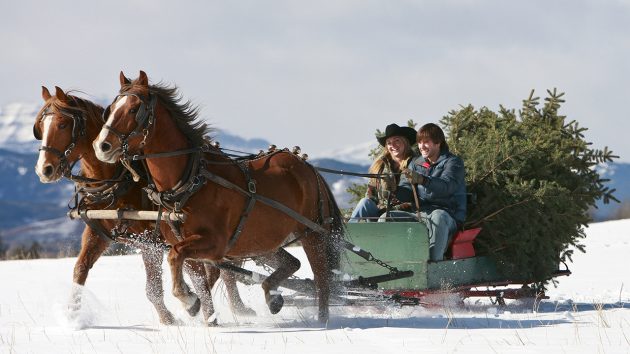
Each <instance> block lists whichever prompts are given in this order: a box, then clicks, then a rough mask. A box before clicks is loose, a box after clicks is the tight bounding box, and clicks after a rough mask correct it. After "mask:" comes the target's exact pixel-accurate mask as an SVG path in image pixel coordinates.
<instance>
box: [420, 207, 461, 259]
mask: <svg viewBox="0 0 630 354" xmlns="http://www.w3.org/2000/svg"><path fill="white" fill-rule="evenodd" d="M420 218H421V219H422V221H423V222H424V223H425V224H426V225H427V229H429V259H430V260H432V261H441V260H443V259H444V253H446V248H447V247H448V241H449V239H450V238H451V236H452V235H453V234H455V231H457V222H456V221H455V219H453V217H452V216H451V215H450V214H449V213H447V212H446V211H444V210H442V209H435V210H433V211H432V212H431V213H429V214H427V213H425V212H420Z"/></svg>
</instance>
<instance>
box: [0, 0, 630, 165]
mask: <svg viewBox="0 0 630 354" xmlns="http://www.w3.org/2000/svg"><path fill="white" fill-rule="evenodd" d="M0 48H2V50H1V55H0V105H4V104H7V103H10V102H15V101H29V102H32V101H34V102H37V101H38V100H40V99H41V98H40V86H41V85H46V86H48V87H53V86H54V85H58V86H60V87H62V88H64V89H79V90H82V91H84V92H85V93H87V94H90V95H92V96H93V97H95V98H99V99H110V98H111V97H113V96H114V94H115V92H117V90H118V73H119V72H120V71H121V70H123V71H124V72H125V73H126V74H127V75H128V76H131V77H135V76H137V73H138V70H140V69H142V70H144V71H146V72H147V74H148V75H149V78H150V79H151V80H153V81H155V82H158V81H163V82H166V83H172V84H177V85H178V86H179V88H180V91H181V93H182V95H183V96H184V97H185V98H187V99H190V100H192V101H193V102H194V103H196V104H198V105H200V106H201V107H202V110H201V112H202V116H203V117H204V118H205V119H207V120H208V121H209V122H210V123H211V124H213V125H214V126H215V127H217V128H221V129H224V130H227V131H229V132H231V133H234V134H237V135H240V136H242V137H246V138H254V137H259V138H264V139H267V140H269V141H271V142H273V143H275V144H276V145H278V146H293V145H300V146H302V150H303V151H305V152H307V153H309V154H312V155H316V154H320V153H322V152H324V151H327V150H332V149H336V148H341V147H345V146H350V145H353V144H359V143H363V142H365V141H369V140H371V139H373V133H374V131H375V129H377V128H380V129H383V128H384V127H385V126H386V125H387V124H389V123H392V122H397V123H399V124H402V123H404V122H406V120H407V119H414V120H415V121H416V122H418V123H420V124H423V123H426V122H431V121H433V122H435V121H438V120H439V119H440V118H441V117H442V116H443V115H445V114H446V113H447V112H448V111H450V110H452V109H456V108H458V107H459V105H460V104H461V105H467V104H469V103H470V104H473V105H474V106H476V107H481V106H487V107H489V108H491V109H494V110H496V109H498V106H499V104H503V105H504V106H506V107H508V108H519V107H520V105H521V100H522V99H524V98H526V97H527V96H528V94H529V92H530V90H531V89H535V90H536V91H537V93H538V94H539V95H541V96H545V90H546V89H553V88H557V89H558V90H560V91H564V92H566V95H565V98H566V100H567V102H566V104H565V106H564V108H563V110H562V113H564V114H566V115H567V116H568V118H569V119H575V120H578V121H579V122H580V124H581V125H582V126H586V127H588V128H589V131H588V133H587V138H588V139H589V140H590V141H593V142H594V145H595V146H596V147H601V148H603V147H604V146H608V147H609V148H611V149H612V150H613V151H615V152H616V153H617V154H619V155H621V160H622V161H627V162H630V143H628V142H627V140H628V139H627V138H626V135H627V132H630V117H629V113H628V109H627V108H626V103H625V102H626V101H627V100H628V98H630V85H629V83H628V82H629V81H630V80H629V79H630V0H616V1H579V0H578V1H538V0H534V1H527V2H525V1H523V2H518V3H517V2H514V1H498V0H497V1H494V0H492V1H491V0H488V1H369V0H356V1H343V0H336V1H328V0H321V1H316V2H315V1H312V2H305V1H254V0H252V1H223V2H217V1H202V0H199V1H178V2H172V1H162V0H158V1H149V0H135V1H119V0H112V1H91V2H87V1H84V2H80V1H68V0H56V1H54V2H40V1H35V0H21V1H19V2H17V1H16V2H3V3H2V4H1V5H0Z"/></svg>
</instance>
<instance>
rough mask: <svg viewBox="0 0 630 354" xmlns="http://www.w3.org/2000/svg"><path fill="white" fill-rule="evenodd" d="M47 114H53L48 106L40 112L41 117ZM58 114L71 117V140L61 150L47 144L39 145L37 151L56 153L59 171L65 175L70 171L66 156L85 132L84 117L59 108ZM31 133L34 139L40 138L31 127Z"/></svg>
mask: <svg viewBox="0 0 630 354" xmlns="http://www.w3.org/2000/svg"><path fill="white" fill-rule="evenodd" d="M49 114H54V113H53V112H51V111H50V106H48V107H46V109H45V110H44V111H43V112H42V118H41V119H43V118H44V117H45V116H47V115H49ZM59 114H61V115H62V116H64V117H66V118H70V119H72V140H71V141H70V144H68V146H66V147H65V149H64V150H63V151H61V150H58V149H55V148H54V147H52V146H48V145H42V146H40V147H39V150H38V151H46V152H51V153H53V154H55V155H57V157H58V158H59V160H60V168H61V171H63V174H64V176H65V175H66V174H68V173H70V165H69V164H68V156H70V154H71V153H72V150H73V149H74V147H75V146H76V145H77V140H78V139H79V137H82V136H85V134H86V133H85V119H84V118H83V115H81V113H73V112H69V111H65V110H61V109H60V110H59ZM33 135H35V139H38V140H42V136H41V134H39V133H38V132H37V130H36V129H35V128H33Z"/></svg>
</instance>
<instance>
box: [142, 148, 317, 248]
mask: <svg viewBox="0 0 630 354" xmlns="http://www.w3.org/2000/svg"><path fill="white" fill-rule="evenodd" d="M279 152H285V151H284V150H277V151H274V152H272V153H271V154H274V153H279ZM204 153H211V154H217V155H220V156H226V155H225V154H224V153H222V152H217V151H213V150H211V149H210V147H209V146H207V145H205V146H203V147H201V148H196V149H187V150H181V151H173V152H167V153H156V154H150V155H134V156H133V157H132V159H133V160H140V159H142V160H145V159H148V158H158V157H165V156H174V155H182V154H193V156H191V158H190V159H189V160H188V166H187V168H186V172H185V175H184V176H183V177H182V178H181V179H180V182H179V183H177V185H176V186H175V187H174V188H173V189H171V190H168V191H163V192H159V191H157V188H156V186H155V185H154V184H152V183H151V182H150V183H149V185H148V186H147V187H145V188H144V190H145V192H146V193H147V196H148V197H149V199H150V200H151V201H152V202H153V203H154V204H156V205H158V206H160V207H161V208H160V211H161V210H162V208H164V209H166V210H167V211H168V212H169V213H181V212H182V208H183V207H184V205H185V204H186V202H187V201H188V200H189V199H190V197H191V196H192V195H193V194H195V193H196V192H197V191H198V190H199V189H201V188H202V187H203V186H204V185H205V184H206V183H207V182H208V181H211V182H214V183H216V184H218V185H220V186H222V187H224V188H227V189H231V190H234V191H236V192H238V193H239V194H241V195H243V196H244V197H246V198H247V203H246V206H245V208H244V210H243V212H242V213H241V217H240V219H239V222H238V225H237V226H236V228H235V230H234V233H233V234H232V236H231V237H230V240H229V241H228V244H227V246H226V250H225V252H226V253H227V252H228V251H229V250H230V249H232V247H234V245H235V244H236V242H237V241H238V238H239V236H240V235H241V233H242V231H243V228H244V227H245V223H246V221H247V218H248V217H249V215H250V212H251V211H252V209H253V208H254V205H255V203H256V202H257V201H259V202H262V203H263V204H266V205H268V206H271V207H273V208H275V209H277V210H280V211H282V212H283V213H285V214H287V215H288V216H290V217H292V218H293V219H295V220H296V221H298V222H299V223H301V224H303V225H305V226H307V227H308V228H310V229H311V230H313V231H315V232H317V233H319V234H321V235H327V234H328V233H329V231H328V230H326V229H325V228H324V227H322V225H321V223H323V222H328V220H326V221H324V220H322V215H323V204H322V197H321V190H320V188H319V185H320V182H321V180H320V178H321V177H320V176H319V174H317V176H318V183H317V188H318V195H319V198H318V200H319V203H318V207H319V216H318V221H319V222H320V223H316V222H314V221H312V220H310V219H308V218H306V217H304V216H303V215H301V214H300V213H298V212H296V211H295V210H293V209H291V208H289V207H287V206H286V205H284V204H282V203H279V202H277V201H275V200H273V199H271V198H267V197H265V196H263V195H260V194H258V193H257V191H256V180H254V179H253V178H252V177H251V174H250V172H249V167H248V164H249V162H251V161H252V157H259V156H260V155H250V156H246V157H243V158H240V159H238V160H234V159H229V160H228V161H208V160H206V159H204V158H203V154H204ZM271 154H266V155H263V156H260V157H268V156H269V155H271ZM209 164H230V165H236V166H238V167H239V169H240V170H241V172H242V173H243V175H244V177H245V180H246V185H247V189H244V188H242V187H240V186H238V185H236V184H235V183H232V182H230V181H228V180H227V179H225V178H223V177H221V176H218V175H216V174H214V173H212V172H210V171H208V169H207V165H209ZM309 166H310V165H309ZM313 171H314V170H313ZM148 175H150V174H148ZM158 215H160V214H158ZM170 219H171V218H166V221H167V222H168V224H169V226H170V228H171V230H172V231H173V233H174V234H175V236H176V237H177V238H178V239H179V240H180V241H182V240H183V237H182V235H181V232H180V227H181V224H182V223H183V222H182V221H175V222H173V221H170ZM159 222H160V216H158V220H157V223H159ZM156 227H157V226H156ZM295 241H297V239H294V240H292V241H290V243H291V242H295ZM285 246H286V245H285Z"/></svg>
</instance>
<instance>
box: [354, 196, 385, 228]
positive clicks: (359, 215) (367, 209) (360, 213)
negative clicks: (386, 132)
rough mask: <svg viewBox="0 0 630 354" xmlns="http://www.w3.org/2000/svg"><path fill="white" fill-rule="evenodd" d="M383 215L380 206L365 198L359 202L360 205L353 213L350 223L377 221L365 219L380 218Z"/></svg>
mask: <svg viewBox="0 0 630 354" xmlns="http://www.w3.org/2000/svg"><path fill="white" fill-rule="evenodd" d="M380 215H381V211H380V209H379V208H378V205H376V203H375V202H374V201H373V200H372V199H370V198H363V199H361V200H359V203H358V204H357V206H356V207H355V208H354V210H353V211H352V215H351V216H350V220H348V222H359V221H360V220H368V221H376V219H364V218H378V217H379V216H380Z"/></svg>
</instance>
